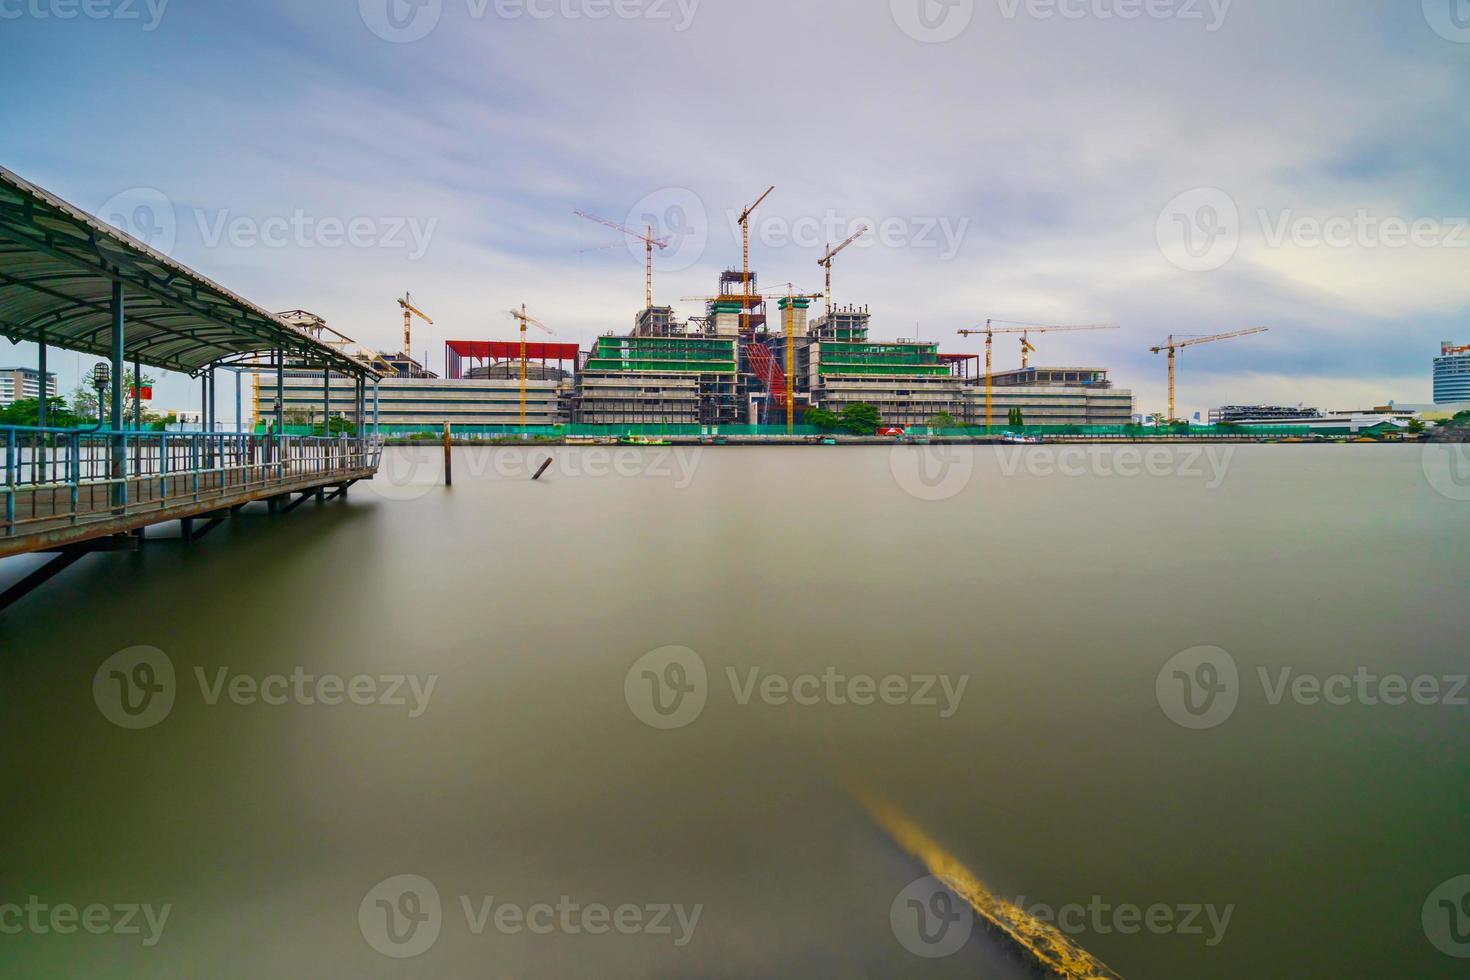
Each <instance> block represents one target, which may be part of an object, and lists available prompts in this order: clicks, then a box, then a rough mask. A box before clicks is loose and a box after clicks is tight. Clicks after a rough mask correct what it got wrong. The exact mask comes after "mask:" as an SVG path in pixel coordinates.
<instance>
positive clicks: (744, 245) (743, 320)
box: [740, 184, 776, 336]
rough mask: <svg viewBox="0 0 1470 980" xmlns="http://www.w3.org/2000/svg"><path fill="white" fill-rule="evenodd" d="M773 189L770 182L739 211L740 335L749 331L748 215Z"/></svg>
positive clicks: (773, 186)
mask: <svg viewBox="0 0 1470 980" xmlns="http://www.w3.org/2000/svg"><path fill="white" fill-rule="evenodd" d="M775 189H776V185H775V184H772V185H771V186H770V187H768V188H767V189H766V192H765V193H764V194H762V195H761V196H760V197H758V198H756V199H755V203H754V204H752V205H751V206H750V207H748V208H746V209H745V210H744V211H742V212H740V271H741V274H742V278H741V280H740V288H741V289H743V290H744V291H745V306H744V307H743V308H742V310H741V313H740V333H741V335H742V336H743V335H745V334H747V333H749V332H750V312H749V310H750V299H751V288H750V216H751V215H753V214H754V213H755V209H756V208H758V207H760V206H761V203H762V202H763V201H765V199H766V198H768V197H770V196H771V192H772V191H774V190H775Z"/></svg>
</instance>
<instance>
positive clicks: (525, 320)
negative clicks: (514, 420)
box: [509, 303, 556, 429]
mask: <svg viewBox="0 0 1470 980" xmlns="http://www.w3.org/2000/svg"><path fill="white" fill-rule="evenodd" d="M509 312H510V318H511V319H512V320H516V321H518V322H519V323H520V325H521V428H522V429H524V428H525V427H526V326H527V324H534V325H535V326H536V327H537V328H539V329H541V330H545V331H546V332H547V333H549V334H551V335H552V336H553V337H555V336H556V331H555V330H553V329H551V328H550V327H548V326H547V325H546V324H544V323H542V322H541V321H540V320H538V319H536V318H535V317H534V316H531V315H530V314H529V313H527V312H526V304H524V303H522V304H521V308H520V309H519V310H511V311H509Z"/></svg>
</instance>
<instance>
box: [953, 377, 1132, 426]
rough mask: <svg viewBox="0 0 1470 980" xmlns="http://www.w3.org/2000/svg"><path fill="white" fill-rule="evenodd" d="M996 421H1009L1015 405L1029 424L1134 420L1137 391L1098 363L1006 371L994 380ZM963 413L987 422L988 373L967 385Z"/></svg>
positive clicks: (966, 417) (993, 419)
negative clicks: (1116, 382) (1119, 382)
mask: <svg viewBox="0 0 1470 980" xmlns="http://www.w3.org/2000/svg"><path fill="white" fill-rule="evenodd" d="M991 385H992V389H993V393H992V398H991V401H992V405H991V424H992V426H994V427H998V428H999V427H1004V426H1005V425H1007V424H1008V420H1009V418H1010V413H1011V409H1013V408H1018V409H1020V410H1021V417H1022V421H1023V422H1024V423H1025V424H1026V425H1058V426H1059V425H1128V424H1130V423H1131V422H1132V421H1133V392H1132V391H1129V390H1126V389H1120V388H1114V387H1113V383H1112V381H1111V380H1109V378H1108V372H1107V371H1106V370H1105V369H1103V368H1096V367H1050V368H1048V367H1029V368H1020V369H1017V370H1014V371H1001V372H998V373H996V374H994V375H993V377H992V381H991ZM963 412H964V414H963V416H961V418H962V419H963V421H964V422H966V423H967V424H969V425H985V379H984V377H980V378H978V379H974V380H972V381H971V382H970V383H969V384H967V385H966V387H965V405H964V409H963Z"/></svg>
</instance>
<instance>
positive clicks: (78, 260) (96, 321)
mask: <svg viewBox="0 0 1470 980" xmlns="http://www.w3.org/2000/svg"><path fill="white" fill-rule="evenodd" d="M115 281H120V282H122V283H123V306H124V309H125V313H126V326H125V330H124V335H125V337H124V340H125V351H126V354H127V359H128V361H130V362H131V361H133V360H134V359H137V360H139V361H141V362H142V363H144V364H147V365H149V366H151V367H157V368H163V369H165V370H171V371H183V372H187V373H189V374H198V373H199V372H200V371H201V370H202V369H203V368H206V367H208V366H209V365H210V364H214V363H216V362H219V361H221V360H225V359H228V358H233V357H236V356H239V355H247V354H255V353H263V352H267V351H272V350H276V349H278V348H280V349H285V350H287V351H289V352H292V353H293V354H294V358H293V360H297V361H300V360H304V361H305V362H308V363H313V364H316V365H318V366H321V367H331V368H332V369H334V370H340V371H343V372H344V373H350V374H366V375H368V376H370V377H376V376H377V375H376V374H375V373H374V372H372V371H371V370H370V369H368V368H366V367H364V365H362V364H361V363H359V362H357V361H355V360H352V359H351V358H348V357H346V356H345V355H343V354H342V353H341V352H340V351H337V350H334V349H333V348H331V347H327V346H325V345H323V344H321V343H319V342H317V341H316V340H313V339H312V338H310V337H308V336H306V335H304V334H303V333H302V332H301V331H299V330H297V329H295V328H294V327H292V326H291V325H290V324H288V323H287V322H286V321H285V320H282V319H281V318H280V317H279V316H277V315H275V314H274V313H269V312H267V311H266V310H263V309H261V308H260V307H258V306H256V305H255V304H254V303H251V302H250V301H249V300H246V299H243V298H242V297H240V296H237V295H236V294H235V293H232V292H230V291H229V290H228V289H225V288H224V287H223V286H220V285H219V284H217V283H215V282H212V281H211V280H209V279H206V278H205V277H204V276H201V275H200V274H199V273H197V272H195V271H193V270H192V269H189V268H188V267H186V266H184V265H181V264H180V263H178V262H175V261H174V260H173V259H171V258H169V257H168V256H166V255H163V254H162V253H160V252H156V251H154V250H153V249H152V248H149V247H148V246H147V245H145V244H144V243H143V242H140V241H138V240H137V239H136V238H133V237H132V236H130V235H127V234H125V233H123V232H121V231H119V230H118V229H116V228H114V227H112V226H111V225H109V224H106V223H105V222H103V221H101V220H100V219H98V218H96V217H93V216H92V215H90V214H88V213H86V212H85V211H82V210H81V209H79V208H76V207H74V206H72V205H70V204H68V203H67V202H65V201H63V200H61V199H60V198H58V197H56V196H55V195H54V194H51V193H49V192H48V191H45V190H43V189H42V188H40V187H37V186H36V185H34V184H32V183H30V182H29V181H27V180H24V179H23V178H21V177H19V176H17V175H16V174H14V173H12V172H10V171H9V170H6V169H5V168H3V167H0V334H3V335H4V336H6V337H8V338H9V339H11V340H28V341H39V340H41V339H42V337H43V335H44V339H45V341H46V343H47V344H50V345H52V346H55V347H62V348H65V349H68V350H76V351H81V352H83V353H90V354H98V355H100V356H103V357H106V356H108V355H109V354H110V353H111V350H112V284H113V283H114V282H115Z"/></svg>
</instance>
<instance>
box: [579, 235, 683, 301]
mask: <svg viewBox="0 0 1470 980" xmlns="http://www.w3.org/2000/svg"><path fill="white" fill-rule="evenodd" d="M572 213H573V214H575V215H576V216H577V217H579V218H586V219H587V220H588V221H595V222H597V223H598V224H600V225H606V226H607V227H609V228H611V229H613V230H614V231H619V232H622V233H623V234H624V235H627V236H628V237H629V238H635V239H637V240H638V241H640V242H642V243H643V253H644V256H645V262H646V264H645V272H644V277H643V308H644V309H651V308H652V307H653V250H654V248H655V247H657V248H660V249H665V248H668V247H669V240H668V239H667V238H655V237H654V236H653V225H649V226H648V231H647V233H646V234H644V233H642V232H637V231H634V230H633V229H632V228H627V227H624V226H623V225H620V224H618V223H617V222H616V221H612V220H610V219H608V218H602V217H598V216H597V215H595V214H591V213H590V212H587V211H573V212H572Z"/></svg>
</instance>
